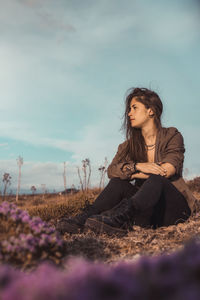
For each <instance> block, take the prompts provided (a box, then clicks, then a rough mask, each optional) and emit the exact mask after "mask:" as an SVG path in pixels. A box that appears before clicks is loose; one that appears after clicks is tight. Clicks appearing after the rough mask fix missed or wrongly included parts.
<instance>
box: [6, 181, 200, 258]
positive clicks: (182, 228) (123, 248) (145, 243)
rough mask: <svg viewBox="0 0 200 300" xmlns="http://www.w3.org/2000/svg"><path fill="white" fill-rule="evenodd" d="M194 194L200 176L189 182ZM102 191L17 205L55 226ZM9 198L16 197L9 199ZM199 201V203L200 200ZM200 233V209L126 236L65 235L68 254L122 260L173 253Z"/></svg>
mask: <svg viewBox="0 0 200 300" xmlns="http://www.w3.org/2000/svg"><path fill="white" fill-rule="evenodd" d="M188 185H189V186H190V188H191V190H192V191H193V193H194V195H195V197H196V198H197V199H198V200H199V201H200V177H197V178H195V179H194V180H193V181H190V182H188ZM99 193H100V190H99V189H92V190H89V191H88V192H87V193H83V192H78V193H76V194H74V195H66V196H65V195H61V196H59V195H48V194H47V195H45V196H44V198H43V196H42V195H34V196H33V195H29V196H21V197H19V201H18V206H19V207H20V208H21V209H25V210H27V211H28V212H29V214H30V215H31V216H39V217H41V219H42V220H44V221H47V222H50V223H51V224H53V225H55V224H56V221H57V220H58V219H59V218H61V217H63V216H70V215H76V214H77V213H78V212H80V210H81V208H82V207H84V205H85V203H87V202H89V203H92V202H93V201H94V200H95V198H96V197H97V196H98V194H99ZM9 201H11V202H12V201H13V202H14V199H12V198H10V199H9ZM199 203H200V202H199ZM199 234H200V211H197V213H196V214H195V215H194V216H192V217H190V218H189V219H188V220H187V221H186V222H185V223H182V224H178V225H177V226H175V225H174V226H169V227H161V228H158V229H156V230H153V229H144V228H141V227H139V226H134V230H133V231H131V232H129V233H128V234H127V236H125V237H123V238H115V237H113V238H110V237H108V236H106V235H104V234H100V235H95V234H94V233H93V232H85V233H82V234H74V235H69V234H67V233H66V234H64V236H63V239H64V240H65V243H66V256H74V255H75V256H83V257H85V258H87V259H89V260H92V261H104V262H107V263H114V262H115V261H119V260H133V259H136V258H138V257H139V256H140V255H157V254H162V253H171V252H174V251H176V250H179V249H181V248H182V247H183V245H184V244H185V242H186V241H188V240H190V239H191V238H192V237H196V236H198V235H199Z"/></svg>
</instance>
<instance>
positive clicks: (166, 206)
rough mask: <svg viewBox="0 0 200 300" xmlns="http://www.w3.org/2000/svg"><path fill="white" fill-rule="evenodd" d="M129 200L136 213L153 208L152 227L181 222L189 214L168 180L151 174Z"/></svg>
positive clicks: (181, 198)
mask: <svg viewBox="0 0 200 300" xmlns="http://www.w3.org/2000/svg"><path fill="white" fill-rule="evenodd" d="M131 199H132V203H133V207H134V208H135V209H136V210H138V212H142V211H144V210H146V209H150V208H153V214H152V218H151V223H152V225H153V226H154V227H156V226H169V225H172V224H177V223H179V222H183V221H185V220H187V219H188V217H189V216H190V214H191V211H190V209H189V206H188V204H187V201H186V199H185V198H184V196H183V195H182V194H181V193H180V192H179V191H178V190H177V189H176V188H175V186H174V185H173V184H172V183H171V182H170V180H169V179H167V178H165V177H162V176H160V175H154V174H151V175H150V176H149V178H148V179H147V180H146V181H145V182H144V183H143V185H142V186H141V188H140V189H139V191H138V192H137V193H136V194H135V195H134V196H133V197H131Z"/></svg>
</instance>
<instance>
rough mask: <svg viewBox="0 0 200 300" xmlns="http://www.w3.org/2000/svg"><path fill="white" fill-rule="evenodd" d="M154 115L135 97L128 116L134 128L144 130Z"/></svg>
mask: <svg viewBox="0 0 200 300" xmlns="http://www.w3.org/2000/svg"><path fill="white" fill-rule="evenodd" d="M152 114H153V112H152V110H151V109H150V108H146V107H145V105H144V104H142V103H141V102H139V101H137V99H136V98H135V97H134V98H133V99H132V100H131V103H130V108H129V113H128V116H129V118H130V122H131V126H132V127H137V128H142V127H143V126H144V125H146V124H147V123H148V122H149V121H150V119H152V118H151V117H150V115H152Z"/></svg>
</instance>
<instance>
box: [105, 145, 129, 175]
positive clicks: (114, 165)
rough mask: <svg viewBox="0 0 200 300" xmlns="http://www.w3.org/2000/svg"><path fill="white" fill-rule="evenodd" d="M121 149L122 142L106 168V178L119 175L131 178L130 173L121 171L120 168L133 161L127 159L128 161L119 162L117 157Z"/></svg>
mask: <svg viewBox="0 0 200 300" xmlns="http://www.w3.org/2000/svg"><path fill="white" fill-rule="evenodd" d="M122 149H123V143H122V144H120V145H119V146H118V150H117V153H116V155H115V156H114V158H113V160H112V162H111V164H110V165H109V166H108V168H107V175H108V178H113V177H119V178H121V179H124V180H125V179H126V180H131V174H128V173H126V172H122V168H123V166H124V165H126V164H131V163H133V161H131V160H129V161H123V162H120V160H119V158H120V155H121V153H122Z"/></svg>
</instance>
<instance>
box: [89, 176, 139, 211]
mask: <svg viewBox="0 0 200 300" xmlns="http://www.w3.org/2000/svg"><path fill="white" fill-rule="evenodd" d="M137 191H138V189H137V188H136V186H134V185H132V184H131V183H130V182H129V181H128V180H122V179H120V178H118V177H114V178H111V179H110V181H109V183H108V184H107V186H106V187H105V188H104V190H103V191H102V192H101V193H100V194H99V196H98V197H97V198H96V200H95V201H94V203H93V207H94V209H95V210H96V211H97V212H98V213H101V212H104V211H106V210H109V209H112V208H113V207H114V206H116V205H117V204H119V202H120V201H121V200H122V199H123V198H130V197H131V196H133V195H134V194H135V193H136V192H137Z"/></svg>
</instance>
